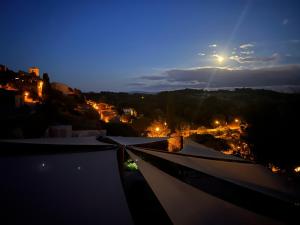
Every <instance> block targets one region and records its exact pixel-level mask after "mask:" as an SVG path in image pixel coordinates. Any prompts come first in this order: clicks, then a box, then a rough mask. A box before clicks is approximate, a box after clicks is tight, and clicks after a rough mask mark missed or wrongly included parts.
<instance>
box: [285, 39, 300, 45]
mask: <svg viewBox="0 0 300 225" xmlns="http://www.w3.org/2000/svg"><path fill="white" fill-rule="evenodd" d="M288 42H290V43H292V44H298V43H300V40H298V39H293V40H289V41H288Z"/></svg>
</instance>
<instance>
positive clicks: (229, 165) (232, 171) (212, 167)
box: [135, 148, 298, 200]
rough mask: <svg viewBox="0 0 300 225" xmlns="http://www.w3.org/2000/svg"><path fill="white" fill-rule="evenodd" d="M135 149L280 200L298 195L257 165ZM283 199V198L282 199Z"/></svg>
mask: <svg viewBox="0 0 300 225" xmlns="http://www.w3.org/2000/svg"><path fill="white" fill-rule="evenodd" d="M135 149H136V150H139V151H142V152H145V153H148V154H151V155H154V156H157V157H160V158H163V159H166V160H169V161H171V162H175V163H178V164H180V165H184V166H187V167H189V168H192V169H195V170H197V171H200V172H203V173H206V174H209V175H212V176H215V177H218V178H222V179H224V180H227V181H230V182H232V183H235V184H238V185H241V186H244V187H247V188H250V189H253V190H255V191H260V192H262V193H265V194H268V195H272V196H275V197H280V198H282V195H281V194H282V193H284V194H283V196H284V195H285V194H290V195H292V196H297V195H298V191H297V190H296V189H295V187H293V185H292V184H291V183H289V182H288V181H286V180H284V179H282V178H281V177H279V176H278V175H276V174H273V173H272V172H271V171H269V170H268V169H267V168H265V167H263V166H261V165H258V164H254V163H243V162H228V161H221V160H211V159H202V158H196V157H192V156H184V155H182V156H181V155H179V154H172V153H164V152H158V151H152V150H145V149H141V148H135ZM278 192H279V193H278ZM283 199H285V198H284V197H283ZM286 200H288V199H286Z"/></svg>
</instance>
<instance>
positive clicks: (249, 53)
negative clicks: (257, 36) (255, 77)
mask: <svg viewBox="0 0 300 225" xmlns="http://www.w3.org/2000/svg"><path fill="white" fill-rule="evenodd" d="M241 54H243V55H252V54H254V51H253V50H252V51H241Z"/></svg>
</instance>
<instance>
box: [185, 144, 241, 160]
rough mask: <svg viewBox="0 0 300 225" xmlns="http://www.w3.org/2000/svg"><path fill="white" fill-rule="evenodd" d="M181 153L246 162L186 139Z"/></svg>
mask: <svg viewBox="0 0 300 225" xmlns="http://www.w3.org/2000/svg"><path fill="white" fill-rule="evenodd" d="M179 153H182V154H189V155H196V156H203V157H211V158H218V159H230V160H238V161H245V160H243V159H241V158H238V157H235V156H232V155H225V154H224V153H222V152H219V151H216V150H214V149H211V148H208V147H206V146H204V145H201V144H198V143H196V142H194V141H192V140H191V139H184V141H183V149H182V150H181V151H179Z"/></svg>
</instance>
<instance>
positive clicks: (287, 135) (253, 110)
mask: <svg viewBox="0 0 300 225" xmlns="http://www.w3.org/2000/svg"><path fill="white" fill-rule="evenodd" d="M85 96H86V97H87V98H89V99H93V100H96V101H104V102H107V103H110V104H113V105H115V106H116V107H117V108H118V109H119V110H121V109H122V108H123V107H133V108H135V109H136V110H137V111H138V113H140V114H142V115H143V116H142V117H140V118H139V119H138V120H136V121H135V122H134V123H133V124H132V126H133V127H134V128H135V129H136V130H138V131H139V132H141V131H142V130H143V129H144V128H145V127H147V126H148V125H149V123H150V122H151V121H152V120H154V119H158V118H163V119H165V120H166V121H167V123H168V125H169V127H170V128H171V129H172V130H175V129H176V128H177V127H178V126H180V125H182V124H189V125H190V126H192V127H195V128H196V127H199V126H207V127H209V126H213V121H214V120H215V119H219V120H221V121H227V122H230V121H232V120H233V118H235V117H238V118H240V119H241V120H242V121H245V122H247V123H248V124H249V126H248V128H247V130H246V134H245V137H244V138H245V139H246V140H247V141H248V143H249V144H250V145H251V149H252V151H253V152H254V154H255V156H256V160H257V161H259V162H267V161H272V162H275V163H276V164H277V165H282V166H284V167H285V168H286V167H287V166H289V165H292V166H294V165H296V164H297V163H300V160H299V159H300V157H299V155H300V154H299V152H300V147H299V145H298V137H299V134H300V132H299V127H300V126H299V125H300V120H299V116H300V94H285V93H278V92H273V91H266V90H252V89H237V90H235V91H224V90H222V91H221V90H220V91H210V92H209V91H203V90H191V89H186V90H178V91H166V92H160V93H157V94H130V93H113V92H100V93H86V94H85Z"/></svg>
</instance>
